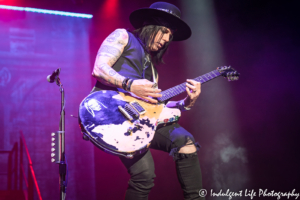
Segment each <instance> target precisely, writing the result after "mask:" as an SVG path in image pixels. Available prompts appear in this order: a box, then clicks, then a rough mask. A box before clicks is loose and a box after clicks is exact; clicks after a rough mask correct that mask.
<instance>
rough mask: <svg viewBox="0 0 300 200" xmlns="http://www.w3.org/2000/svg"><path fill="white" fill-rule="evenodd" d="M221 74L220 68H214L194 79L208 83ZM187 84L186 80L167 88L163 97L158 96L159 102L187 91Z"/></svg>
mask: <svg viewBox="0 0 300 200" xmlns="http://www.w3.org/2000/svg"><path fill="white" fill-rule="evenodd" d="M220 75H221V74H220V72H219V71H218V70H213V71H211V72H208V73H206V74H204V75H202V76H199V77H197V78H195V79H194V80H195V81H198V82H200V83H201V84H203V83H206V82H208V81H210V80H212V79H214V78H217V77H218V76H220ZM185 84H186V82H184V83H181V84H179V85H176V86H175V87H172V88H170V89H167V90H165V91H163V92H161V94H162V97H160V98H157V100H158V101H159V102H164V101H166V100H168V99H171V98H173V97H175V96H177V95H179V94H181V93H183V92H185V91H186V90H185V88H186V85H185Z"/></svg>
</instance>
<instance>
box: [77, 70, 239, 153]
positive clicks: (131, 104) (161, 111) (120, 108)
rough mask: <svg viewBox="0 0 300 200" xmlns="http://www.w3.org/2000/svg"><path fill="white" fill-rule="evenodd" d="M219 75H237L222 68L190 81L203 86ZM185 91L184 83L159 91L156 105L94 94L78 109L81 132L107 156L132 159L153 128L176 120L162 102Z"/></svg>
mask: <svg viewBox="0 0 300 200" xmlns="http://www.w3.org/2000/svg"><path fill="white" fill-rule="evenodd" d="M219 76H224V77H226V78H227V79H228V80H229V81H233V80H238V78H239V73H238V72H237V71H235V70H234V69H233V68H231V67H226V66H224V67H220V68H217V69H216V70H213V71H211V72H209V73H206V74H204V75H202V76H199V77H197V78H195V79H194V80H195V81H198V82H201V84H203V83H205V82H208V81H210V80H212V79H214V78H217V77H219ZM185 88H186V86H185V83H182V84H180V85H177V86H175V87H172V88H170V89H167V90H165V91H163V92H161V94H162V97H160V98H157V100H158V103H157V104H152V103H149V102H146V101H145V100H143V99H141V98H139V97H138V96H135V95H134V94H133V93H130V92H124V93H123V92H118V91H110V90H102V91H98V92H94V93H92V94H90V95H88V96H87V97H86V98H85V99H83V101H82V102H81V104H80V106H79V125H80V128H81V130H82V133H83V134H84V136H85V137H86V138H88V139H89V140H90V141H91V142H92V143H93V144H94V145H96V146H97V147H99V148H100V149H102V150H104V151H105V152H107V153H111V154H113V155H118V156H125V157H127V158H133V156H134V155H138V154H141V153H144V152H145V151H147V149H148V148H149V146H150V143H151V141H152V139H153V137H154V134H155V130H156V129H157V127H161V126H166V125H168V124H169V123H174V122H177V121H178V120H179V118H180V116H181V112H180V110H179V109H177V108H168V107H166V105H165V104H164V102H165V101H166V100H169V99H171V98H172V97H174V96H176V95H178V94H181V93H183V92H185V91H186V90H185Z"/></svg>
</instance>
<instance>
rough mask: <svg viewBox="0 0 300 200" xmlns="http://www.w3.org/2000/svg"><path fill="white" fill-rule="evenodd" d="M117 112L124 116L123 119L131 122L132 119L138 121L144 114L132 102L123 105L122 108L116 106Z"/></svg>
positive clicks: (142, 110) (141, 109) (139, 107)
mask: <svg viewBox="0 0 300 200" xmlns="http://www.w3.org/2000/svg"><path fill="white" fill-rule="evenodd" d="M118 107H119V110H120V111H121V112H122V113H123V114H124V115H125V117H126V118H127V119H128V120H130V121H132V120H134V119H138V118H139V117H140V115H142V114H144V113H145V112H146V111H145V109H144V108H143V107H142V106H141V105H140V104H139V103H138V102H137V101H133V102H130V103H127V104H125V106H124V108H122V107H121V106H118Z"/></svg>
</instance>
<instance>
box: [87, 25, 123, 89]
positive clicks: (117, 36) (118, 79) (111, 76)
mask: <svg viewBox="0 0 300 200" xmlns="http://www.w3.org/2000/svg"><path fill="white" fill-rule="evenodd" d="M127 43H128V33H127V32H126V30H125V29H116V30H115V31H114V32H112V33H111V34H110V35H109V36H108V37H107V38H106V39H105V40H104V41H103V43H102V45H101V46H100V48H99V51H98V53H97V57H96V61H95V65H94V70H93V73H92V75H93V76H94V77H95V78H97V80H99V81H100V82H101V83H103V84H105V85H108V86H113V87H119V88H122V81H123V79H124V78H125V77H123V76H121V75H120V74H118V73H117V72H116V71H115V70H114V69H113V68H112V66H113V65H114V64H115V63H116V62H117V60H118V59H119V58H120V56H121V55H122V53H123V51H124V48H125V46H126V45H127Z"/></svg>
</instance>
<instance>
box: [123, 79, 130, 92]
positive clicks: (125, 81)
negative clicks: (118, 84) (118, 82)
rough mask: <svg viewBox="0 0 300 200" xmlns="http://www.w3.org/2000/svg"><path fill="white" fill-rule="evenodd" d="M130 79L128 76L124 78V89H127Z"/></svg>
mask: <svg viewBox="0 0 300 200" xmlns="http://www.w3.org/2000/svg"><path fill="white" fill-rule="evenodd" d="M128 80H129V78H128V77H127V78H124V80H123V82H122V88H123V89H124V90H126V86H127V82H128Z"/></svg>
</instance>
